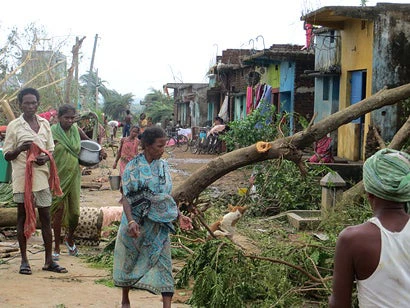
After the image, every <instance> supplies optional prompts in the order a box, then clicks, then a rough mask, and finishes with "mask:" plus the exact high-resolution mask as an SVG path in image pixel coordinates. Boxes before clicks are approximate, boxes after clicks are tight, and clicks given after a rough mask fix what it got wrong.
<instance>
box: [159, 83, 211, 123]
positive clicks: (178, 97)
mask: <svg viewBox="0 0 410 308" xmlns="http://www.w3.org/2000/svg"><path fill="white" fill-rule="evenodd" d="M163 87H164V90H166V92H168V89H173V98H174V119H173V121H175V123H177V122H178V121H179V122H180V123H181V125H182V126H183V127H195V126H202V125H203V123H204V122H206V120H207V117H206V114H207V113H206V110H207V100H206V92H207V89H208V84H207V83H167V84H165V85H164V86H163Z"/></svg>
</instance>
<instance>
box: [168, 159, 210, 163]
mask: <svg viewBox="0 0 410 308" xmlns="http://www.w3.org/2000/svg"><path fill="white" fill-rule="evenodd" d="M211 160H212V159H211V158H168V159H167V161H169V162H170V163H182V162H183V163H187V164H206V163H209V162H210V161H211Z"/></svg>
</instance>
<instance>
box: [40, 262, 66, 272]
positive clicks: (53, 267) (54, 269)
mask: <svg viewBox="0 0 410 308" xmlns="http://www.w3.org/2000/svg"><path fill="white" fill-rule="evenodd" d="M43 271H49V272H54V273H60V274H65V273H68V271H67V269H66V268H65V267H62V266H60V265H58V264H57V263H55V262H52V263H51V264H50V265H49V266H47V267H46V266H45V267H43Z"/></svg>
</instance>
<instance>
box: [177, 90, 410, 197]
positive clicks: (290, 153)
mask: <svg viewBox="0 0 410 308" xmlns="http://www.w3.org/2000/svg"><path fill="white" fill-rule="evenodd" d="M409 97H410V84H406V85H402V86H399V87H397V88H392V89H382V90H380V91H379V92H377V93H376V94H374V95H372V96H371V97H369V98H366V99H364V100H362V101H361V102H359V103H357V104H354V105H352V106H350V107H348V108H346V109H343V110H341V111H338V112H336V113H334V114H332V115H330V116H328V117H326V118H325V119H323V120H321V121H319V122H317V123H316V124H314V125H312V124H310V125H309V126H308V127H307V128H306V129H305V130H303V131H300V132H298V133H296V134H294V135H293V136H288V137H283V138H278V139H276V140H274V141H271V142H270V143H269V147H270V148H269V150H267V151H265V152H263V151H258V149H257V145H256V144H254V145H251V146H248V147H244V148H240V149H237V150H234V151H232V152H229V153H227V154H224V155H221V156H219V157H217V158H215V159H213V160H212V161H210V162H209V163H208V164H207V165H205V166H203V167H202V168H200V169H199V170H197V171H196V172H195V173H193V174H192V175H191V176H190V177H188V178H187V179H186V180H185V181H184V182H183V183H182V184H180V185H179V186H177V187H175V188H174V190H173V192H172V196H173V197H174V199H175V201H176V202H177V203H178V204H181V203H185V204H190V205H192V204H193V203H194V200H195V199H196V198H197V197H198V196H199V194H200V193H201V192H202V191H203V190H204V189H205V188H207V187H208V186H209V185H210V184H212V183H213V182H215V181H216V180H217V179H219V178H221V177H222V176H224V175H225V174H227V173H229V172H231V171H233V170H235V169H238V168H241V167H244V166H247V165H251V164H254V163H257V162H261V161H265V160H270V159H278V158H283V159H287V160H290V161H292V162H294V163H295V164H297V165H298V167H299V168H300V170H301V171H302V172H304V164H303V162H302V150H303V149H304V148H306V147H308V146H310V145H311V144H312V143H313V142H314V141H317V140H320V139H321V138H323V137H324V136H325V135H326V134H327V133H330V132H332V131H334V130H336V129H337V128H338V127H340V126H342V125H344V124H347V123H349V122H351V121H352V120H354V119H356V118H358V117H360V116H362V115H364V114H366V113H369V112H371V111H373V110H376V109H379V108H381V107H383V106H387V105H394V104H396V103H398V102H400V101H402V100H404V99H407V98H409ZM409 136H410V118H409V119H407V121H406V122H405V124H404V125H403V126H402V127H401V129H400V130H399V131H398V132H397V134H396V135H395V136H394V138H393V140H392V142H391V143H390V145H389V147H390V148H394V149H400V148H401V147H402V146H403V144H404V143H405V142H406V140H407V139H408V138H409ZM362 194H363V185H362V184H361V183H358V184H357V185H355V186H353V187H352V188H351V189H349V190H348V191H346V192H345V193H344V196H343V199H346V198H352V197H354V196H356V195H362Z"/></svg>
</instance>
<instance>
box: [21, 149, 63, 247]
mask: <svg viewBox="0 0 410 308" xmlns="http://www.w3.org/2000/svg"><path fill="white" fill-rule="evenodd" d="M41 153H45V154H46V155H47V156H48V157H49V159H50V177H49V178H48V183H49V185H50V190H51V192H53V194H54V195H56V196H61V195H62V194H63V192H62V191H61V187H60V178H59V177H58V173H57V166H56V163H55V161H54V158H53V155H51V154H50V152H48V151H47V150H44V149H42V148H40V147H39V146H38V145H37V144H35V143H34V142H33V143H32V144H31V146H30V149H28V151H27V158H26V175H25V182H24V208H25V210H26V221H25V222H24V235H25V237H26V239H29V238H30V237H31V235H32V234H33V232H34V231H36V212H35V209H34V205H33V201H34V200H33V194H32V190H33V162H35V161H36V157H37V156H39V155H40V154H41Z"/></svg>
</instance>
